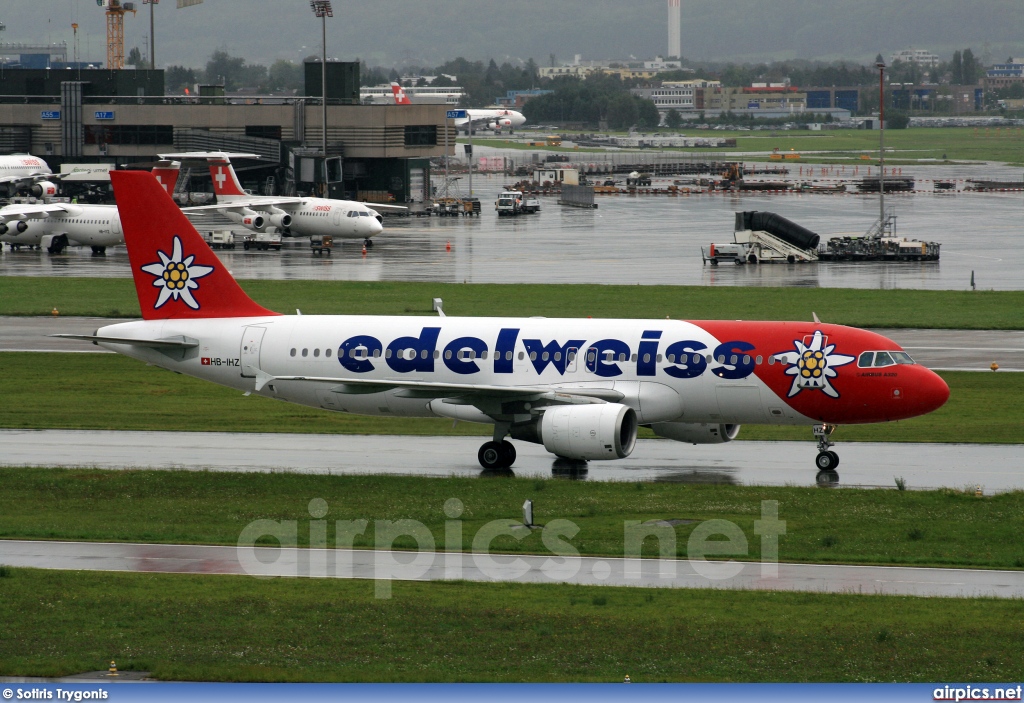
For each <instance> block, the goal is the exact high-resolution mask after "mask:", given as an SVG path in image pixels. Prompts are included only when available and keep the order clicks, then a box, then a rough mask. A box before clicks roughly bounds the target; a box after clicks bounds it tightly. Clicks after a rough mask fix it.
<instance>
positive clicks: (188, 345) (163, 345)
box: [49, 334, 199, 349]
mask: <svg viewBox="0 0 1024 703" xmlns="http://www.w3.org/2000/svg"><path fill="white" fill-rule="evenodd" d="M49 336H50V337H61V338H62V339H80V340H82V341H83V342H92V343H93V344H99V343H100V342H103V343H104V344H130V345H132V346H133V347H149V348H151V349H194V348H195V347H198V346H199V340H198V339H191V338H189V337H181V336H179V337H167V338H165V339H132V338H130V337H102V336H99V335H94V334H51V335H49Z"/></svg>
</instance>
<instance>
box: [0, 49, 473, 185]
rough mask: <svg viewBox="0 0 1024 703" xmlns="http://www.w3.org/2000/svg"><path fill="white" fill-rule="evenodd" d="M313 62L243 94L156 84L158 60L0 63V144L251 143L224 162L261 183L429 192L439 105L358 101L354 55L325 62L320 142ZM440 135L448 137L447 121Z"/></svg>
mask: <svg viewBox="0 0 1024 703" xmlns="http://www.w3.org/2000/svg"><path fill="white" fill-rule="evenodd" d="M320 65H321V64H320V63H319V62H310V63H307V64H306V90H305V91H304V92H305V95H296V96H244V97H239V96H231V95H225V94H224V91H223V88H222V87H221V86H200V89H199V90H198V91H197V92H198V93H199V94H198V95H184V96H182V95H176V96H167V95H164V78H163V71H161V70H155V71H146V70H123V71H113V70H103V69H92V70H89V69H82V70H70V69H69V70H50V69H8V70H5V71H4V72H3V73H2V75H0V104H2V105H3V108H2V109H0V153H21V152H29V153H32V154H35V155H37V156H40V157H43V158H45V159H46V160H47V161H48V162H49V163H50V166H51V168H53V169H54V170H57V168H59V167H60V166H61V165H62V164H73V163H107V164H111V165H112V166H114V165H116V166H126V165H130V164H132V163H151V162H152V161H154V160H155V159H156V158H157V154H160V153H164V152H181V151H198V150H203V151H212V150H218V151H230V152H244V153H255V154H259V155H260V156H261V157H262V158H261V159H260V160H258V161H256V160H253V161H242V162H239V163H238V164H237V166H236V168H237V169H238V172H239V177H240V178H241V179H242V180H243V185H245V187H247V188H253V189H254V190H256V191H257V192H259V193H261V194H263V193H266V194H280V195H290V194H294V193H306V194H309V193H314V192H316V193H325V194H328V195H330V196H332V197H353V198H356V197H359V194H363V195H364V196H369V197H365V199H368V200H375V201H377V202H381V201H392V202H398V203H404V202H418V201H422V200H424V199H427V198H429V195H430V194H429V183H430V159H431V158H434V157H440V156H442V155H443V152H444V145H445V138H444V129H445V106H444V105H429V104H426V105H424V104H414V105H363V104H360V99H359V97H360V96H359V68H358V64H356V63H348V62H328V65H327V66H328V70H327V153H326V154H324V153H323V149H322V140H323V134H324V131H323V103H322V101H321V98H320V94H321V89H320V86H321V75H320ZM448 140H449V142H448V143H449V144H451V145H454V143H455V129H454V127H452V128H451V130H450V134H449V136H448ZM325 158H326V159H327V165H328V168H327V169H324V168H323V160H324V159H325ZM325 171H326V174H327V176H326V182H325V177H324V173H325ZM182 178H184V179H186V180H188V179H194V180H193V182H192V183H190V184H189V183H186V189H188V190H204V189H206V188H205V187H204V185H203V179H204V178H205V179H206V180H207V181H208V179H209V175H208V173H206V171H205V169H195V170H191V169H189V168H188V165H187V164H186V167H185V168H183V169H182ZM180 186H181V184H180V183H179V190H180V189H181V187H180Z"/></svg>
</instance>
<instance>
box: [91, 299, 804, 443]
mask: <svg viewBox="0 0 1024 703" xmlns="http://www.w3.org/2000/svg"><path fill="white" fill-rule="evenodd" d="M97 334H98V335H100V336H108V337H116V338H126V337H127V338H133V339H167V338H180V337H181V336H184V337H186V338H189V339H194V340H196V341H198V343H199V346H198V348H196V349H191V350H189V351H188V353H187V354H185V356H186V358H185V359H182V360H176V359H175V358H173V356H174V355H173V354H164V353H162V352H159V351H156V350H154V349H150V348H140V347H132V346H128V345H122V344H112V343H104V344H103V346H106V347H108V348H110V349H112V350H115V351H118V352H121V353H123V354H126V355H128V356H132V357H135V358H137V359H140V360H142V361H145V362H148V363H151V364H154V365H157V366H161V367H164V368H167V369H170V370H173V371H176V372H180V373H184V374H187V375H190V376H195V377H197V378H202V379H204V380H208V381H212V382H215V383H218V384H221V385H224V386H229V387H232V388H236V389H238V390H241V391H247V392H252V391H254V389H255V387H256V385H257V384H256V383H255V377H256V375H257V370H258V371H259V372H260V373H262V374H265V375H270V376H275V377H276V376H304V377H317V378H318V379H321V380H312V381H306V380H273V381H271V382H270V383H268V384H267V385H265V386H263V387H262V388H261V389H260V390H259V391H258V394H259V395H263V396H267V397H272V398H277V399H280V400H286V401H290V402H293V403H299V404H302V405H308V406H312V407H317V408H323V409H326V410H335V411H341V412H349V413H358V414H364V415H386V416H417V417H450V418H456V419H461V420H466V421H471V422H483V423H488V422H492V421H493V420H492V419H491V417H490V416H493V415H495V414H502V413H507V412H509V410H508V409H507V408H503V407H502V406H501V403H500V402H499V406H498V407H496V408H495V409H494V412H493V413H492V412H491V411H490V410H488V414H485V413H484V412H483V411H482V410H480V409H478V408H477V407H475V406H474V405H470V404H459V403H453V402H447V401H446V400H444V399H443V398H442V397H438V396H437V395H436V394H435V396H433V397H432V398H427V397H423V396H421V397H415V396H416V394H415V393H410V392H409V391H408V390H404V391H403V390H402V389H392V390H384V391H379V392H345V391H344V390H341V389H343V388H345V387H343V385H341V384H343V383H344V381H343V380H342V379H359V380H362V381H373V380H380V381H381V382H382V383H384V384H386V382H387V380H389V379H392V380H393V379H402V380H406V381H421V382H426V383H452V384H480V385H486V386H503V387H509V388H515V387H516V386H530V387H536V386H545V387H549V388H551V389H552V390H557V389H559V388H562V389H568V388H589V389H610V390H614V391H617V392H620V393H622V395H623V399H622V400H621V401H620V402H622V403H623V404H626V405H629V406H630V407H632V408H633V409H634V410H635V411H636V413H637V416H638V420H639V422H640V423H641V424H646V423H658V422H673V421H675V422H686V423H764V424H769V423H774V424H809V423H811V420H810V419H808V418H807V417H805V416H803V415H801V414H800V413H798V412H797V411H795V410H794V409H793V408H791V407H790V406H789V405H788V404H787V403H786V401H785V400H784V399H782V398H780V397H779V396H778V395H776V394H775V393H774V392H773V391H772V390H771V389H769V388H768V387H767V385H765V384H764V383H763V382H762V381H761V380H759V379H758V378H757V376H756V375H754V374H753V373H749V372H748V374H747V375H745V376H743V377H740V378H723V377H722V374H721V372H722V371H723V370H730V371H731V375H733V376H735V375H736V373H735V370H736V369H737V368H739V365H741V364H742V363H743V362H741V361H738V360H737V359H736V358H735V357H732V358H731V359H730V358H728V357H723V358H724V361H723V362H719V361H718V360H717V358H713V355H714V354H716V353H717V352H718V349H717V347H718V346H719V343H720V341H719V340H717V339H715V338H713V337H712V335H710V334H709V333H708V332H707V331H705V330H703V329H701V328H700V327H698V326H697V325H694V324H692V323H688V322H683V321H678V320H664V321H650V320H647V321H644V320H590V319H586V320H576V319H542V318H528V319H522V318H453V317H443V318H441V317H422V318H421V317H370V316H315V315H303V316H274V317H263V318H216V319H197V320H173V319H172V320H159V321H142V322H126V323H120V324H115V325H110V326H107V327H104V328H101V329H100V330H98V331H97ZM655 336H657V338H654V337H655ZM555 340H557V341H555ZM592 348H593V349H596V350H597V353H595V354H594V355H593V356H591V351H592V350H593V349H592ZM683 349H689V350H690V351H686V352H685V354H686V357H687V358H686V361H685V362H684V361H683V359H682V354H683V351H682V350H683ZM670 353H671V354H672V356H671V357H670V356H669V354H670ZM693 354H697V355H698V356H699V359H697V360H696V361H699V364H698V363H695V360H694V357H693ZM339 355H340V357H341V358H339ZM179 358H180V353H179ZM670 358H671V359H673V361H669V359H670ZM730 361H731V362H732V363H731V364H730V363H729V362H730ZM746 361H747V362H748V363H749V364H753V361H751V360H746ZM759 363H760V362H759ZM687 364H689V365H690V366H689V368H690V369H691V370H692V369H694V368H698V369H703V370H702V371H701V372H700V373H684V371H685V369H686V366H687ZM673 373H674V375H673ZM686 375H688V376H689V377H681V376H686ZM725 375H730V374H729V373H727V374H725ZM726 387H728V388H729V389H730V390H729V391H728V392H726V393H725V394H724V395H723V392H722V390H721V389H722V388H726ZM737 389H740V390H741V391H742V392H741V393H736V392H735V391H736V390H737ZM368 390H371V391H372V390H373V389H372V388H371V389H368ZM456 395H457V394H456ZM739 397H742V398H744V402H736V400H735V399H736V398H739ZM526 407H527V409H528V408H529V406H528V405H527V406H526ZM515 412H521V410H517V411H515ZM527 417H529V415H527Z"/></svg>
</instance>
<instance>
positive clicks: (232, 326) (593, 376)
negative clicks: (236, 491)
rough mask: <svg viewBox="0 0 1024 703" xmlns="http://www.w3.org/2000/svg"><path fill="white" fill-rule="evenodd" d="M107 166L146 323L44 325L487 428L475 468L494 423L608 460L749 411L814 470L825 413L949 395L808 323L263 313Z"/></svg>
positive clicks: (930, 403)
mask: <svg viewBox="0 0 1024 703" xmlns="http://www.w3.org/2000/svg"><path fill="white" fill-rule="evenodd" d="M110 178H111V182H112V184H113V186H114V190H115V193H116V195H117V202H118V207H119V208H120V209H121V216H122V218H123V224H124V232H125V241H126V244H127V245H128V253H129V258H130V261H131V266H132V274H133V276H134V277H135V286H136V290H137V292H138V295H139V304H140V306H141V308H142V311H143V317H144V318H145V319H143V320H141V321H133V322H122V323H117V324H112V325H108V326H106V327H103V328H101V329H99V330H97V331H96V333H95V334H94V335H60V336H70V337H73V338H75V339H83V338H84V339H89V340H91V341H93V342H95V343H97V344H100V345H102V346H104V347H106V348H108V349H111V350H113V351H117V352H120V353H122V354H126V355H128V356H131V357H133V358H136V359H139V360H141V361H145V362H147V363H150V364H154V365H157V366H160V367H162V368H166V369H170V370H172V371H175V372H178V373H182V374H187V375H190V376H195V377H197V378H201V379H204V380H208V381H211V382H214V383H219V384H221V385H225V386H228V387H231V388H235V389H238V390H240V391H243V392H246V393H253V394H256V395H261V396H264V397H269V398H276V399H278V400H284V401H289V402H293V403H298V404H301V405H306V406H310V407H315V408H320V409H322V410H329V411H335V412H347V413H356V414H362V415H376V416H385V417H395V416H408V417H434V418H437V417H443V418H450V419H456V420H463V421H467V422H476V423H482V424H487V425H490V426H491V427H492V428H493V433H492V439H491V440H490V441H488V442H486V443H484V444H483V446H481V447H480V450H479V452H478V454H477V457H478V459H479V461H480V464H481V465H482V466H483V467H484V468H485V469H507V468H508V467H510V466H511V465H512V464H513V462H514V461H515V457H516V450H515V447H514V446H513V444H512V442H510V441H508V440H507V439H506V438H507V437H511V438H512V439H515V440H518V441H523V442H532V443H536V444H543V445H544V447H545V449H547V450H548V451H549V452H551V453H552V454H554V455H556V456H558V457H563V458H566V459H570V460H573V461H587V460H608V459H622V458H624V457H626V456H628V455H629V454H630V453H631V452H632V451H633V448H634V446H635V444H636V437H637V428H638V426H647V427H650V428H651V429H652V430H653V431H654V432H655V434H657V435H659V436H661V437H666V438H668V439H672V440H676V441H679V442H685V443H692V444H721V443H725V442H729V441H730V440H732V439H734V438H735V437H736V435H737V433H738V432H739V427H740V424H741V423H752V424H770V425H804V426H808V427H811V428H813V429H812V431H813V435H814V437H816V438H817V440H818V442H817V446H818V454H817V457H816V458H815V462H814V463H815V466H816V467H817V468H818V469H819V470H821V471H826V472H830V471H832V470H833V469H835V467H836V466H837V465H838V462H839V456H838V455H837V454H836V453H835V452H834V451H832V450H831V449H829V447H831V446H832V442H831V441H830V436H831V434H832V431H833V430H834V429H835V427H836V425H843V424H858V423H874V422H890V421H895V420H902V419H906V418H910V417H916V416H918V415H923V414H925V413H928V412H931V411H933V410H935V409H936V408H938V407H940V406H942V405H943V404H944V403H945V402H946V400H947V399H948V397H949V387H948V386H947V385H946V384H945V382H944V381H943V380H942V379H941V378H940V377H939V376H938V375H936V374H935V373H933V372H932V371H930V370H929V369H927V368H924V367H923V366H921V365H920V364H917V363H915V362H914V360H913V359H912V358H911V357H910V356H909V355H908V354H907V353H906V352H904V351H903V350H902V349H900V347H899V346H898V345H897V344H895V343H894V342H893V341H892V340H889V339H887V338H885V337H884V336H882V335H880V334H877V333H875V332H871V331H870V330H862V329H856V328H853V327H845V326H843V325H831V324H826V323H822V322H820V321H818V320H813V321H806V322H800V321H797V322H760V321H754V322H750V321H736V320H681V319H676V320H670V319H659V320H653V319H647V320H644V319H618V320H605V319H589V318H588V319H544V318H498V317H479V318H473V317H456V316H447V317H435V318H428V317H423V316H416V315H406V316H381V315H346V316H339V315H330V316H328V315H301V316H300V315H287V316H285V315H277V314H276V313H273V312H271V311H270V310H267V309H265V308H263V307H261V306H260V305H258V304H256V303H255V302H253V301H252V300H251V299H250V298H249V297H248V296H247V295H245V293H244V292H243V291H242V290H241V288H239V286H238V284H237V283H235V281H234V279H233V278H232V277H231V275H230V273H229V272H228V271H227V270H226V269H225V268H224V267H223V265H222V264H221V263H220V261H219V260H218V259H217V257H216V256H215V255H214V254H213V252H212V251H210V249H209V247H208V246H207V245H206V243H205V242H204V241H203V240H202V239H201V237H200V236H199V235H198V234H197V233H196V231H195V229H194V228H193V227H192V225H191V224H190V223H189V222H188V220H187V219H186V218H185V217H184V215H182V214H181V213H180V212H179V211H178V209H177V207H176V206H175V205H174V204H173V202H172V201H171V199H170V197H168V195H167V193H166V192H165V191H164V190H163V189H162V188H161V187H160V185H159V184H158V183H157V182H156V180H155V179H154V178H153V177H152V176H151V175H150V174H148V173H138V172H130V171H118V172H112V173H111V174H110ZM830 480H831V478H830Z"/></svg>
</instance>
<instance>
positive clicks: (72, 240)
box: [0, 162, 180, 256]
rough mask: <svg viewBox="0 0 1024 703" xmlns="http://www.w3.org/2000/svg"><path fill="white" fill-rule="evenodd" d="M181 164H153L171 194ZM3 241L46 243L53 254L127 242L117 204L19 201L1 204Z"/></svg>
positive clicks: (102, 250)
mask: <svg viewBox="0 0 1024 703" xmlns="http://www.w3.org/2000/svg"><path fill="white" fill-rule="evenodd" d="M179 167H180V164H179V163H177V162H164V163H161V164H158V165H157V166H156V167H154V168H153V176H155V177H156V180H157V182H158V183H160V184H161V185H162V186H163V187H164V189H165V190H166V191H167V193H168V194H170V193H171V192H173V191H174V184H175V182H177V180H178V169H179ZM0 242H6V243H7V244H10V245H11V247H12V248H13V247H21V246H32V247H42V248H45V249H46V251H48V252H49V253H51V254H60V253H61V252H63V251H64V249H66V248H67V247H69V246H87V247H92V253H93V255H94V256H103V255H104V254H106V253H107V247H111V246H116V245H118V244H124V234H122V232H121V221H120V219H119V217H118V212H117V207H116V206H114V205H86V204H82V205H79V204H77V203H16V204H13V205H7V206H5V207H3V208H0Z"/></svg>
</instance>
